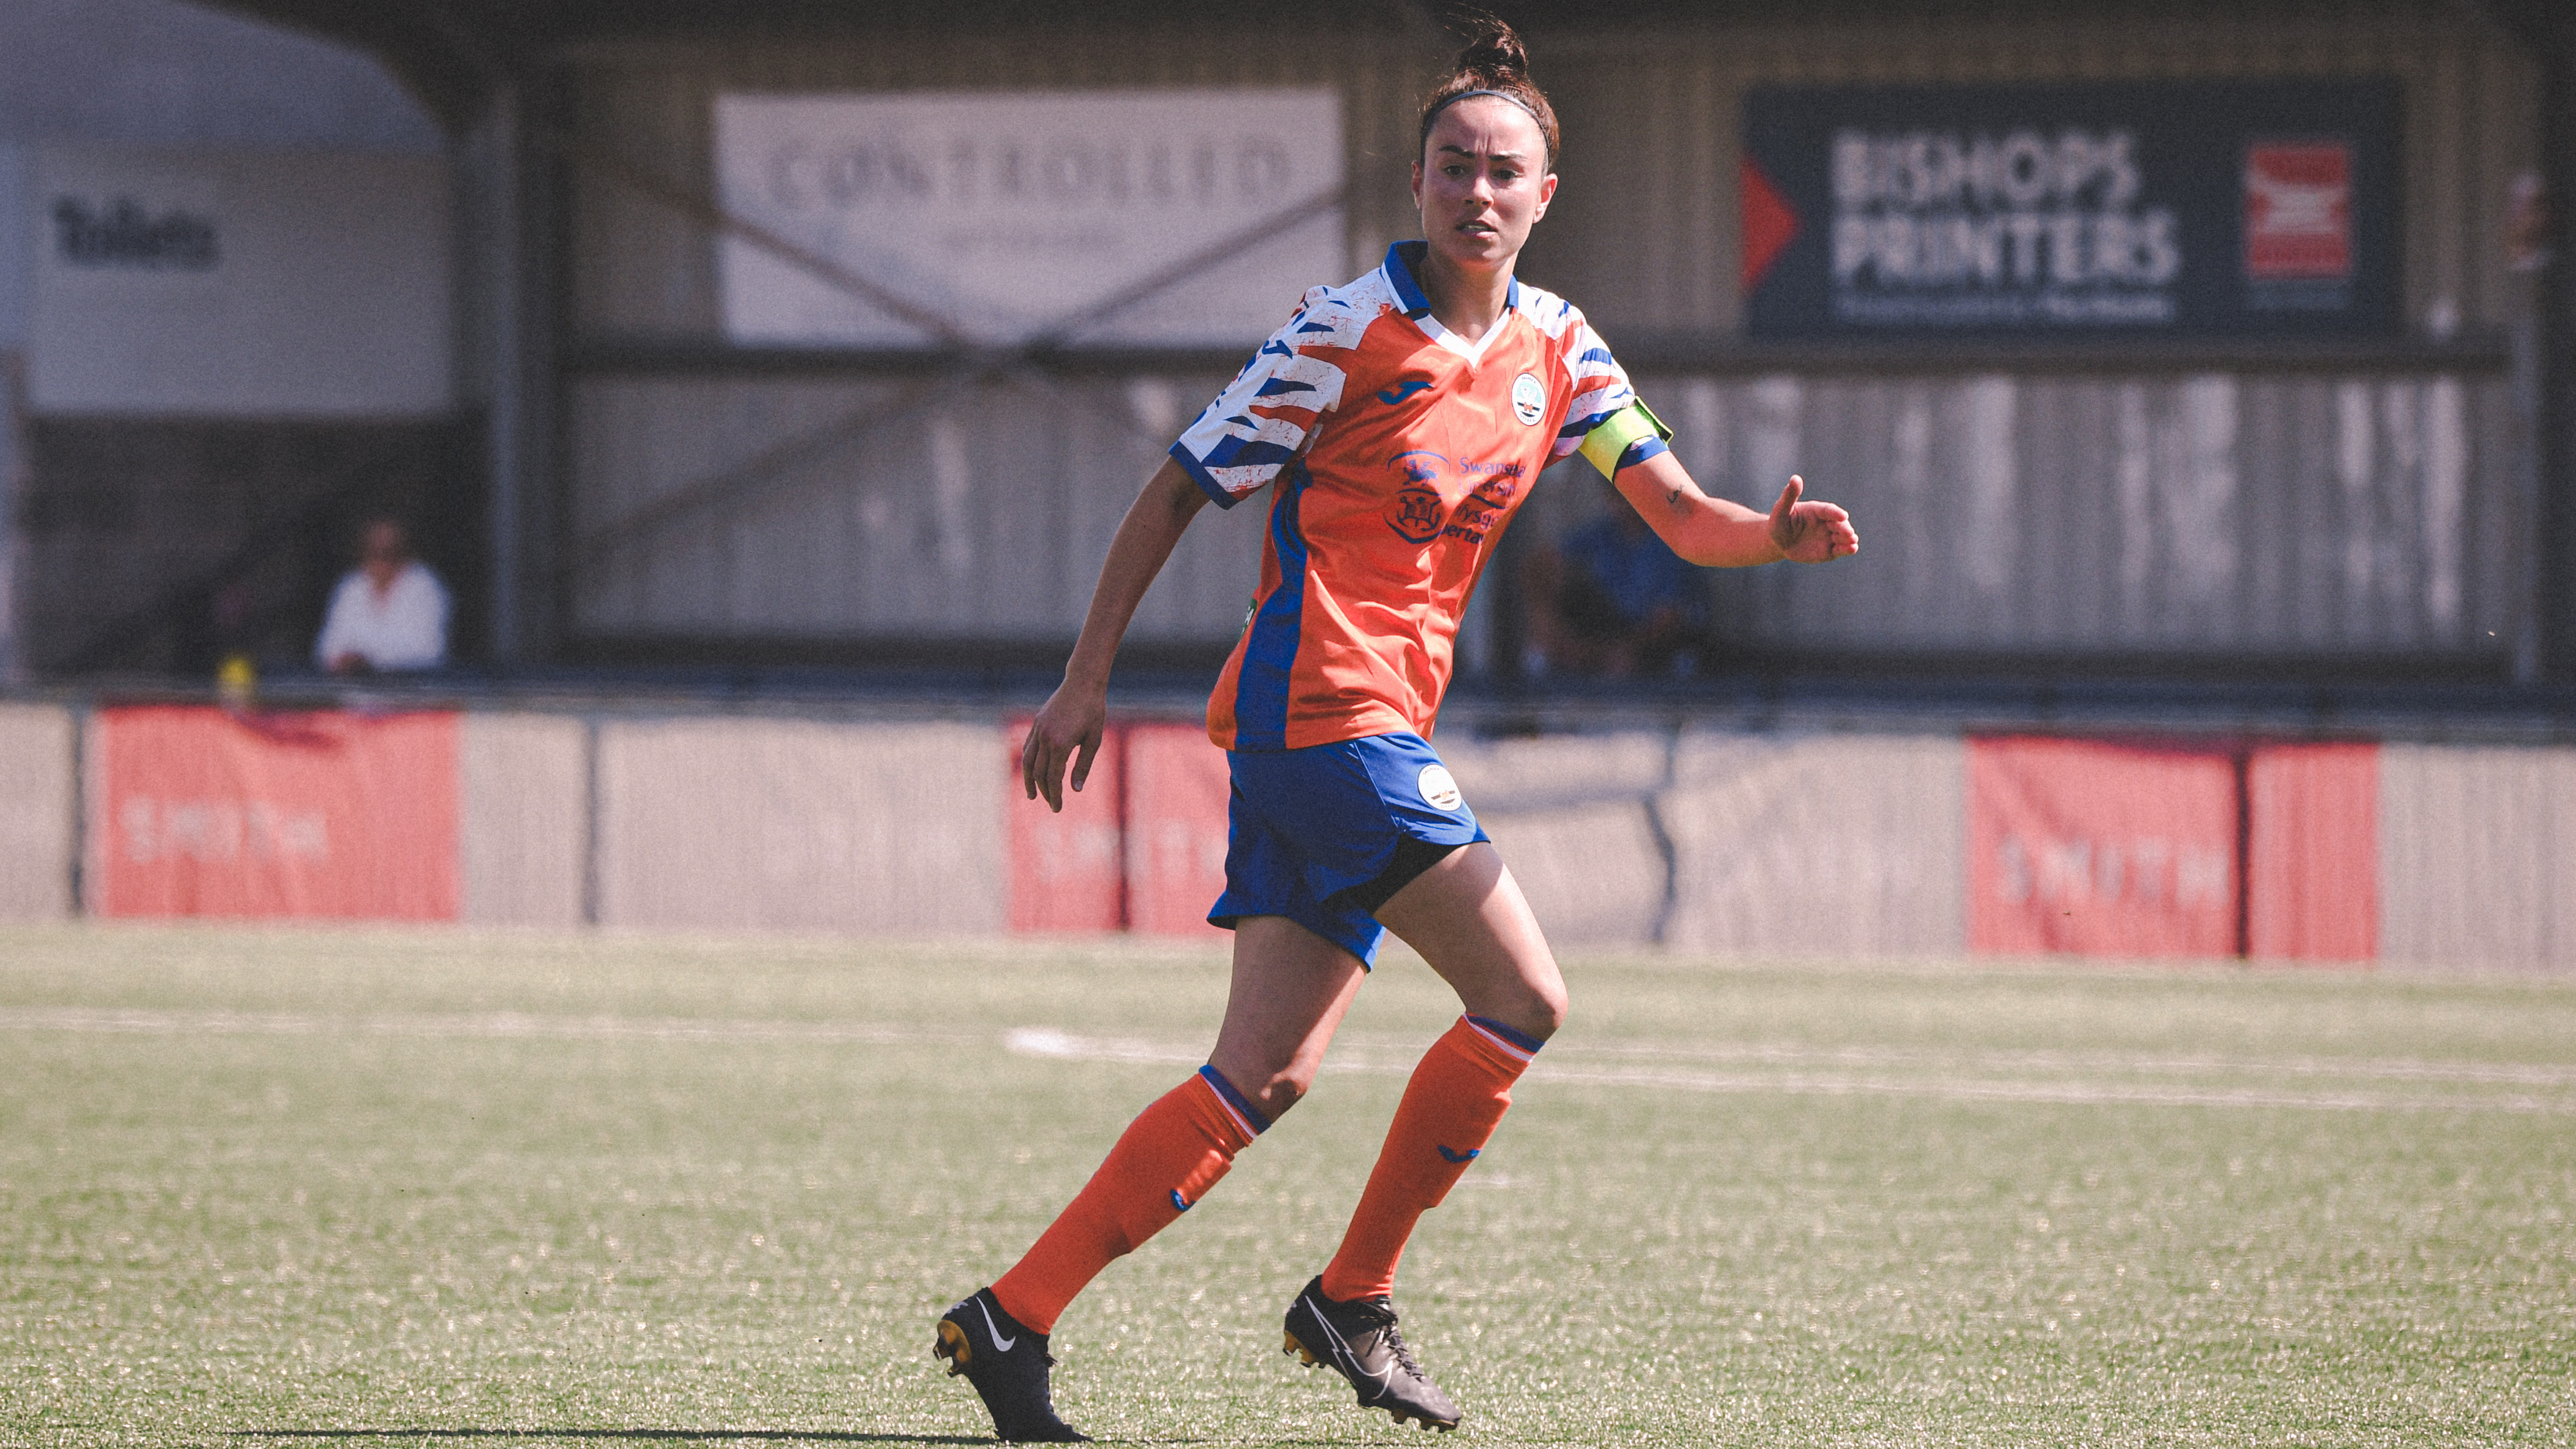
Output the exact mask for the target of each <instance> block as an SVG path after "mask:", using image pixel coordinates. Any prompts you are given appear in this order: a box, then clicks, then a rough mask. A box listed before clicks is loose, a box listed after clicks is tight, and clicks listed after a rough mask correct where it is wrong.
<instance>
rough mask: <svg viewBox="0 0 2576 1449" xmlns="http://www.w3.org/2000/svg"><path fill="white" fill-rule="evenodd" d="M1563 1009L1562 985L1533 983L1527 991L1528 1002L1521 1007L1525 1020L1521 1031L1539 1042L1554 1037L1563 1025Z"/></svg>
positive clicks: (1564, 1004)
mask: <svg viewBox="0 0 2576 1449" xmlns="http://www.w3.org/2000/svg"><path fill="white" fill-rule="evenodd" d="M1565 1007H1566V998H1565V986H1564V984H1563V983H1561V982H1548V983H1546V984H1543V985H1542V984H1536V983H1533V984H1532V985H1531V986H1530V989H1529V996H1528V1000H1527V1001H1526V1002H1525V1003H1524V1004H1523V1005H1522V1007H1521V1010H1522V1012H1523V1014H1524V1018H1525V1019H1524V1020H1523V1022H1522V1024H1521V1030H1523V1031H1525V1032H1528V1033H1529V1034H1530V1035H1531V1036H1534V1037H1537V1038H1538V1039H1539V1040H1540V1041H1545V1040H1547V1039H1548V1038H1549V1037H1552V1036H1554V1035H1556V1031H1557V1028H1558V1027H1561V1026H1563V1025H1565Z"/></svg>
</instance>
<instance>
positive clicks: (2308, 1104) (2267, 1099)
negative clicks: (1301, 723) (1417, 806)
mask: <svg viewBox="0 0 2576 1449" xmlns="http://www.w3.org/2000/svg"><path fill="white" fill-rule="evenodd" d="M1002 1044H1003V1046H1004V1047H1005V1048H1006V1049H1007V1050H1010V1051H1014V1052H1018V1053H1020V1054H1022V1055H1024V1056H1041V1057H1058V1058H1063V1059H1066V1060H1073V1061H1102V1062H1148V1063H1163V1064H1172V1065H1185V1064H1195V1063H1198V1062H1202V1061H1205V1060H1206V1059H1207V1054H1206V1053H1205V1052H1204V1051H1194V1050H1190V1049H1188V1048H1185V1047H1182V1046H1180V1045H1178V1044H1176V1043H1171V1042H1158V1041H1152V1040H1145V1039H1138V1038H1105V1037H1081V1036H1075V1035H1072V1034H1070V1033H1067V1032H1061V1031H1053V1030H1048V1029H1044V1028H1034V1027H1023V1028H1020V1029H1018V1030H1015V1031H1012V1032H1009V1033H1007V1034H1006V1035H1005V1036H1004V1037H1003V1042H1002ZM1377 1045H1380V1044H1378V1043H1370V1046H1377ZM1731 1050H1732V1049H1730V1048H1723V1047H1721V1048H1713V1049H1711V1050H1710V1051H1709V1053H1708V1055H1710V1056H1716V1057H1723V1056H1725V1055H1727V1054H1728V1053H1729V1052H1730V1051H1731ZM1644 1052H1651V1053H1654V1054H1658V1055H1673V1056H1692V1055H1696V1054H1695V1053H1693V1052H1690V1051H1688V1050H1687V1049H1679V1050H1676V1049H1663V1048H1647V1049H1644ZM1644 1052H1641V1053H1639V1054H1644ZM1627 1054H1630V1051H1629V1049H1623V1048H1618V1047H1611V1048H1599V1047H1593V1048H1581V1049H1578V1050H1576V1051H1572V1052H1567V1051H1563V1050H1560V1051H1558V1053H1557V1054H1556V1055H1555V1056H1553V1057H1548V1056H1542V1057H1541V1058H1540V1059H1539V1061H1538V1063H1537V1065H1536V1066H1534V1067H1533V1068H1532V1071H1533V1073H1534V1074H1535V1075H1537V1076H1538V1077H1539V1078H1540V1079H1541V1080H1544V1081H1550V1082H1565V1083H1569V1084H1576V1085H1583V1086H1604V1087H1646V1088H1650V1089H1654V1090H1658V1091H1679V1092H1744V1093H1754V1092H1773V1093H1785V1094H1787V1095H1791V1096H1832V1097H1853V1096H1872V1097H1928V1098H1934V1099H1939V1100H1946V1101H1975V1102H2046V1103H2060V1104H2066V1105H2073V1106H2104V1105H2123V1104H2134V1105H2139V1106H2160V1107H2304V1108H2312V1109H2318V1110H2325V1111H2342V1112H2388V1111H2427V1110H2467V1111H2499V1112H2548V1113H2561V1112H2564V1113H2576V1098H2568V1099H2555V1098H2549V1097H2538V1096H2530V1095H2525V1094H2511V1095H2494V1096H2487V1095H2476V1096H2472V1095H2462V1094H2451V1095H2443V1096H2433V1095H2412V1094H2401V1093H2370V1092H2331V1091H2298V1090H2285V1089H2280V1088H2269V1087H2227V1086H2209V1087H2192V1086H2181V1085H2168V1084H2132V1083H2118V1082H2102V1081H2031V1080H2020V1081H2016V1080H2011V1079H1994V1078H1988V1079H1984V1080H1978V1079H1969V1078H1958V1077H1948V1078H1903V1077H1889V1076H1885V1075H1867V1074H1860V1073H1833V1072H1813V1071H1783V1072H1741V1073H1712V1072H1693V1071H1656V1070H1652V1069H1636V1068H1627V1069H1622V1068H1618V1067H1611V1066H1608V1065H1606V1064H1605V1065H1594V1064H1593V1062H1594V1059H1595V1058H1597V1057H1602V1056H1619V1055H1627ZM1742 1055H1743V1057H1744V1058H1746V1059H1752V1060H1759V1061H1762V1062H1765V1063H1768V1064H1773V1065H1783V1066H1787V1065H1797V1066H1827V1067H1830V1066H1836V1065H1871V1066H1885V1065H1888V1064H1890V1063H1902V1064H1911V1065H1922V1066H1938V1067H1945V1068H1948V1067H1955V1066H1957V1065H1958V1064H1959V1062H1960V1061H1961V1060H1962V1059H1961V1058H1957V1057H1950V1056H1941V1055H1936V1054H1933V1053H1909V1052H1902V1051H1890V1052H1884V1053H1881V1052H1876V1051H1872V1050H1870V1049H1866V1048H1863V1049H1852V1050H1844V1049H1839V1048H1823V1049H1818V1048H1806V1047H1795V1046H1775V1047H1754V1048H1746V1049H1744V1050H1743V1053H1742ZM1965 1060H1968V1061H1974V1062H1979V1063H1981V1064H1982V1065H1985V1066H1988V1067H1992V1066H1994V1065H1997V1064H2008V1065H2022V1066H2039V1067H2044V1068H2046V1069H2049V1070H2061V1071H2062V1070H2068V1069H2075V1068H2091V1069H2095V1070H2099V1069H2101V1068H2104V1067H2110V1068H2113V1069H2126V1070H2145V1071H2160V1072H2184V1071H2203V1072H2219V1071H2226V1072H2248V1071H2251V1072H2262V1071H2265V1070H2275V1069H2277V1070H2283V1071H2291V1072H2299V1071H2306V1070H2310V1069H2311V1064H2320V1065H2322V1061H2323V1059H2311V1058H2299V1059H2294V1060H2293V1061H2291V1062H2288V1063H2273V1062H2264V1061H2228V1060H2223V1059H2219V1058H2201V1057H2186V1058H2154V1057H2138V1056H2125V1055H2118V1056H2114V1055H2105V1056H2103V1057H2100V1058H2090V1057H2079V1056H2072V1055H2060V1054H2055V1053H2010V1054H1996V1055H1995V1056H1993V1057H1989V1058H1976V1057H1971V1058H1966V1059H1965ZM2353 1065H2354V1066H2355V1067H2358V1068H2363V1069H2364V1070H2356V1071H2353V1072H2351V1073H2350V1075H2353V1076H2357V1077H2368V1076H2373V1075H2382V1076H2387V1077H2392V1078H2396V1079H2399V1080H2427V1079H2429V1080H2453V1081H2471V1082H2474V1081H2490V1080H2524V1079H2520V1078H2507V1077H2501V1076H2497V1077H2489V1076H2485V1075H2478V1074H2476V1073H2477V1072H2478V1066H2477V1064H2475V1063H2465V1062H2464V1063H2457V1064H2451V1063H2428V1062H2421V1061H2402V1062H2393V1063H2371V1062H2367V1061H2363V1062H2356V1063H2354V1064H2353ZM2454 1065H2456V1066H2457V1067H2458V1068H2459V1069H2460V1070H2459V1072H2458V1073H2457V1074H2456V1075H2448V1076H2446V1075H2441V1073H2442V1071H2443V1069H2444V1068H2447V1067H2451V1066H2454ZM2373 1066H2378V1067H2384V1068H2389V1069H2390V1070H2387V1071H2385V1072H2379V1073H2374V1072H2372V1071H2370V1070H2367V1069H2368V1068H2371V1067H2373ZM1412 1069H1413V1061H1412V1059H1411V1058H1410V1057H1401V1058H1399V1057H1393V1056H1383V1055H1377V1054H1374V1053H1372V1052H1371V1051H1370V1050H1369V1047H1367V1046H1363V1047H1362V1048H1361V1049H1360V1051H1359V1052H1358V1053H1357V1054H1356V1055H1355V1056H1354V1055H1347V1054H1346V1055H1344V1056H1342V1057H1340V1058H1339V1059H1331V1060H1327V1061H1326V1062H1325V1064H1324V1070H1325V1071H1326V1072H1329V1073H1348V1074H1359V1073H1365V1074H1369V1075H1389V1074H1397V1075H1400V1074H1402V1073H1405V1072H1409V1071H1411V1070H1412ZM2540 1070H2541V1071H2542V1072H2547V1071H2548V1069H2546V1068H2543V1069H2540ZM2571 1080H2576V1074H2552V1075H2549V1076H2546V1077H2544V1078H2543V1080H2542V1084H2544V1085H2559V1084H2564V1083H2566V1082H2568V1081H2571Z"/></svg>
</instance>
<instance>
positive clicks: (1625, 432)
mask: <svg viewBox="0 0 2576 1449" xmlns="http://www.w3.org/2000/svg"><path fill="white" fill-rule="evenodd" d="M1554 310H1555V311H1556V313H1557V315H1556V316H1554V317H1552V318H1548V319H1546V320H1545V321H1543V322H1542V323H1541V325H1542V327H1544V328H1545V329H1546V330H1547V331H1548V333H1549V335H1550V336H1552V337H1555V338H1556V339H1557V342H1558V345H1559V346H1560V347H1562V348H1563V349H1564V352H1563V356H1564V358H1565V366H1566V370H1567V371H1568V372H1570V373H1572V374H1573V376H1574V398H1573V401H1571V402H1569V403H1568V404H1566V409H1565V423H1564V425H1563V426H1561V427H1559V428H1558V429H1557V432H1556V443H1555V446H1554V447H1553V448H1551V449H1550V450H1549V452H1548V457H1549V458H1550V459H1551V460H1554V459H1558V458H1563V457H1566V456H1567V455H1569V454H1571V453H1573V452H1574V451H1575V450H1577V449H1582V451H1583V453H1584V456H1586V457H1588V458H1591V459H1592V460H1593V464H1594V466H1596V467H1599V468H1600V469H1601V471H1602V473H1603V474H1604V475H1605V476H1606V475H1612V474H1615V473H1617V471H1618V470H1619V469H1621V468H1625V467H1629V466H1632V465H1634V464H1637V463H1642V462H1644V461H1646V460H1647V459H1648V458H1651V457H1653V456H1655V455H1656V454H1657V453H1661V452H1665V451H1668V450H1667V448H1666V445H1665V440H1666V439H1668V438H1670V437H1671V436H1672V431H1671V430H1670V429H1669V428H1666V427H1665V426H1664V425H1663V423H1662V421H1661V420H1659V419H1658V418H1656V417H1655V415H1654V414H1653V413H1652V412H1650V411H1648V410H1647V408H1646V405H1645V403H1644V402H1643V401H1642V400H1640V399H1639V398H1638V396H1637V390H1636V389H1635V388H1633V387H1631V386H1629V385H1628V374H1627V372H1626V370H1625V369H1623V368H1621V367H1620V366H1619V360H1618V359H1617V358H1615V357H1612V356H1611V355H1610V345H1609V344H1608V343H1606V342H1603V341H1602V340H1601V334H1600V333H1598V332H1595V331H1593V330H1592V324H1591V323H1589V322H1587V321H1585V320H1584V319H1583V313H1582V312H1580V311H1578V310H1576V308H1575V306H1574V304H1573V303H1571V302H1567V301H1563V300H1561V299H1557V300H1556V301H1555V308H1554ZM1605 441H1609V442H1615V444H1616V446H1615V447H1612V448H1611V449H1609V450H1608V459H1609V461H1608V462H1607V463H1605V462H1604V460H1603V458H1602V457H1601V456H1600V454H1601V453H1602V452H1603V451H1604V450H1603V449H1602V448H1601V447H1600V446H1598V445H1599V444H1601V443H1603V442H1605ZM1587 445H1589V446H1587Z"/></svg>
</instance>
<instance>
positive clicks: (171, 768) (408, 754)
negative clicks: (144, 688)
mask: <svg viewBox="0 0 2576 1449" xmlns="http://www.w3.org/2000/svg"><path fill="white" fill-rule="evenodd" d="M94 728H95V730H96V734H95V736H94V737H93V738H94V741H95V743H94V747H93V748H94V755H93V760H92V768H93V770H94V771H95V773H94V774H93V776H92V779H93V781H94V787H95V788H94V793H93V794H92V796H91V804H90V816H89V819H90V826H89V829H90V862H89V865H90V886H89V897H90V909H91V910H92V911H93V912H94V913H96V914H98V915H102V916H233V917H314V918H330V919H343V920H401V921H452V920H454V919H456V916H457V903H458V896H459V894H460V893H459V890H458V869H457V809H456V716H455V715H453V714H444V713H422V714H398V715H383V716H367V715H355V714H341V713H331V712H324V713H312V714H274V715H236V714H233V713H230V712H227V711H224V710H220V709H208V708H203V707H177V706H153V707H145V708H134V709H110V710H104V711H101V712H100V713H99V715H98V716H97V718H96V722H95V725H94Z"/></svg>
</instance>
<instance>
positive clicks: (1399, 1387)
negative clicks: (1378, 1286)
mask: <svg viewBox="0 0 2576 1449" xmlns="http://www.w3.org/2000/svg"><path fill="white" fill-rule="evenodd" d="M1287 1338H1288V1343H1287V1347H1286V1349H1284V1350H1283V1352H1287V1353H1292V1354H1296V1355H1298V1356H1300V1357H1302V1358H1304V1359H1305V1360H1306V1367H1308V1368H1313V1367H1314V1366H1315V1365H1317V1364H1319V1363H1320V1364H1324V1365H1327V1366H1329V1367H1330V1368H1331V1369H1332V1370H1333V1372H1335V1373H1337V1374H1340V1375H1341V1376H1342V1377H1343V1378H1345V1379H1348V1380H1349V1381H1350V1385H1351V1387H1352V1388H1353V1389H1356V1390H1358V1391H1359V1396H1360V1407H1361V1408H1363V1409H1384V1410H1386V1411H1387V1412H1388V1413H1389V1414H1391V1415H1393V1416H1394V1417H1395V1422H1397V1423H1399V1424H1401V1423H1403V1422H1404V1421H1405V1420H1407V1419H1411V1420H1413V1421H1414V1422H1415V1423H1418V1424H1420V1425H1421V1426H1422V1427H1423V1428H1425V1429H1444V1430H1446V1429H1455V1428H1457V1427H1458V1419H1459V1417H1460V1416H1459V1413H1458V1406H1457V1405H1456V1404H1453V1403H1451V1402H1449V1396H1448V1395H1447V1394H1444V1393H1442V1392H1440V1386H1439V1385H1438V1384H1435V1383H1433V1382H1432V1381H1431V1379H1430V1376H1429V1375H1427V1374H1425V1373H1423V1371H1422V1365H1420V1364H1418V1363H1415V1362H1414V1361H1413V1351H1412V1350H1411V1349H1408V1348H1406V1347H1405V1346H1404V1335H1403V1334H1401V1333H1399V1332H1397V1331H1396V1327H1395V1303H1394V1301H1393V1300H1392V1299H1386V1298H1354V1299H1352V1300H1351V1301H1350V1302H1348V1303H1343V1302H1340V1301H1337V1300H1335V1299H1331V1298H1327V1297H1325V1296H1324V1279H1323V1277H1322V1275H1321V1274H1318V1275H1317V1276H1316V1278H1315V1281H1314V1282H1312V1283H1309V1284H1307V1285H1306V1291H1305V1292H1303V1293H1300V1294H1298V1295H1297V1301H1296V1302H1294V1303H1292V1304H1290V1305H1288V1335H1287Z"/></svg>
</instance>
